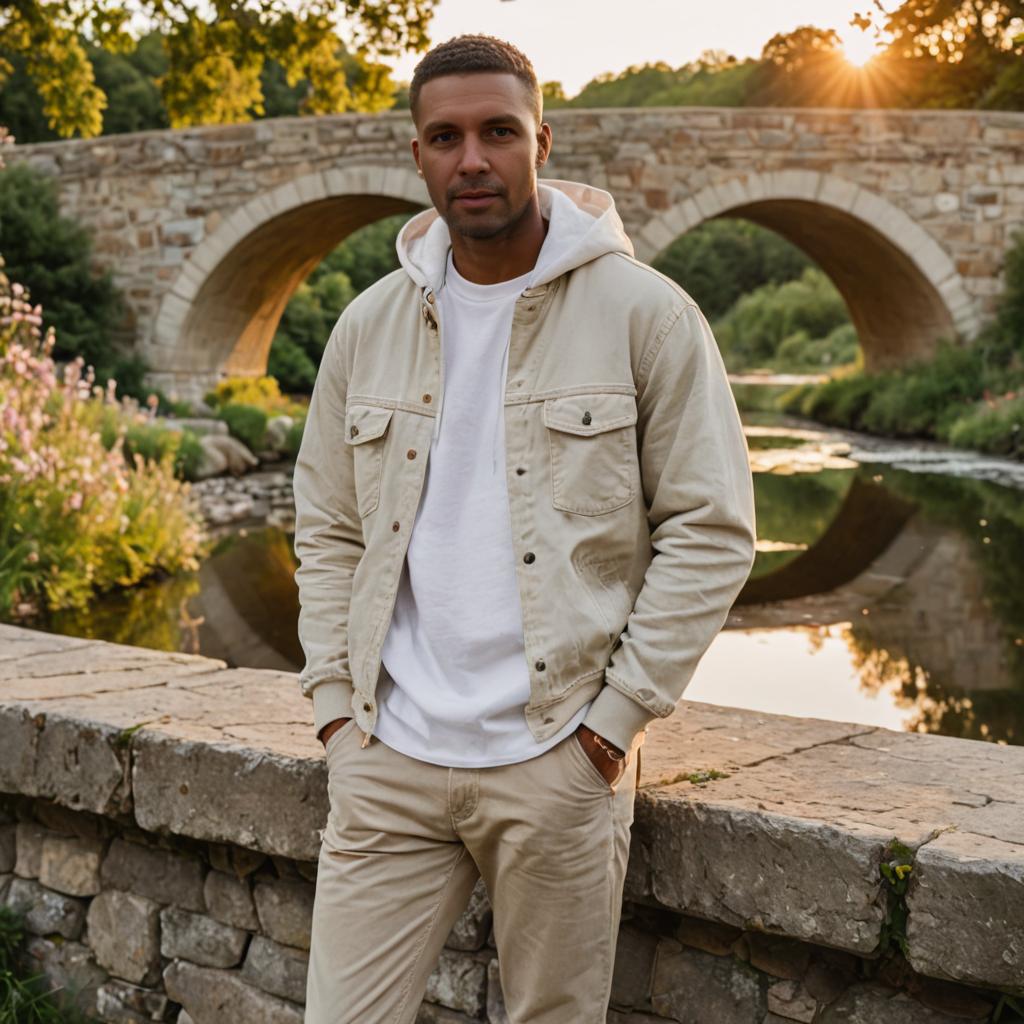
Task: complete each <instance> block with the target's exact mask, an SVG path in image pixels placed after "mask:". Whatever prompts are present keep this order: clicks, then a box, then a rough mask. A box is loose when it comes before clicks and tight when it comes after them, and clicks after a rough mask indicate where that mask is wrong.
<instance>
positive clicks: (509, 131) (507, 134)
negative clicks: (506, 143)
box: [494, 128, 512, 139]
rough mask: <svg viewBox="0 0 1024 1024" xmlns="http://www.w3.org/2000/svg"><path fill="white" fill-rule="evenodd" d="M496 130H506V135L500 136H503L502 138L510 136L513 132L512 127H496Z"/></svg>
mask: <svg viewBox="0 0 1024 1024" xmlns="http://www.w3.org/2000/svg"><path fill="white" fill-rule="evenodd" d="M494 131H495V132H505V133H506V134H505V135H501V136H499V138H502V139H505V138H508V136H509V135H511V134H512V129H511V128H495V129H494Z"/></svg>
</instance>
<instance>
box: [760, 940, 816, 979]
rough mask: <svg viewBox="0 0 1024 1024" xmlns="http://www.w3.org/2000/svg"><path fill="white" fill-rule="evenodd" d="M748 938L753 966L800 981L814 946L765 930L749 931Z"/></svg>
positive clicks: (777, 975) (767, 972) (778, 975)
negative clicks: (765, 932)
mask: <svg viewBox="0 0 1024 1024" xmlns="http://www.w3.org/2000/svg"><path fill="white" fill-rule="evenodd" d="M746 938H747V949H748V950H749V952H750V956H749V961H748V962H749V963H750V966H751V967H756V968H757V969H758V970H759V971H764V972H765V973H766V974H772V975H774V976H775V977H776V978H788V979H790V980H792V981H799V980H800V979H801V978H802V977H803V976H804V974H805V973H806V971H807V967H808V965H809V964H810V962H811V954H812V953H813V952H814V947H813V946H810V945H808V944H807V943H806V942H797V941H796V940H794V939H788V938H786V937H785V936H784V935H765V934H764V933H763V932H748V933H747V937H746Z"/></svg>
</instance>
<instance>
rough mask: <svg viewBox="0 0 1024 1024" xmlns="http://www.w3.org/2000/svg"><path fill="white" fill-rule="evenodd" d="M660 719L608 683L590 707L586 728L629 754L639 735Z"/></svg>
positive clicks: (585, 723) (585, 721)
mask: <svg viewBox="0 0 1024 1024" xmlns="http://www.w3.org/2000/svg"><path fill="white" fill-rule="evenodd" d="M657 717H658V716H657V715H656V714H654V712H653V711H651V710H650V709H649V708H647V707H645V706H644V705H643V704H641V703H639V702H638V701H635V700H633V699H632V698H630V697H627V696H626V695H625V694H624V693H623V692H622V691H621V690H617V689H616V688H615V687H614V686H612V685H611V683H607V682H606V683H605V684H604V686H603V687H602V688H601V689H600V690H599V691H598V694H597V696H596V697H595V698H594V702H593V703H592V704H591V705H590V708H589V710H588V711H587V714H586V717H585V718H584V719H583V724H584V725H585V726H586V727H587V728H588V729H593V730H594V732H596V733H597V734H598V736H603V737H604V738H605V739H606V740H607V741H608V742H609V743H614V744H615V746H617V747H618V748H619V749H620V750H624V751H628V750H629V749H630V748H631V747H632V746H633V741H634V740H635V739H636V737H637V734H638V733H640V732H641V731H643V730H644V729H645V728H646V727H647V724H648V722H651V721H652V720H653V719H655V718H657Z"/></svg>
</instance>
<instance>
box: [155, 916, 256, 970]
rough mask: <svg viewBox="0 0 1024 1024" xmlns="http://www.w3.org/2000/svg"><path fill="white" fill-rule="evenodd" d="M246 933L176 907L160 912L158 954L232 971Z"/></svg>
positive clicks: (239, 954)
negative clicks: (229, 968) (227, 968)
mask: <svg viewBox="0 0 1024 1024" xmlns="http://www.w3.org/2000/svg"><path fill="white" fill-rule="evenodd" d="M248 939H249V933H248V932H247V931H245V930H243V929H241V928H233V927H232V926H231V925H227V924H222V923H221V922H220V921H215V920H213V918H211V917H207V916H206V915H205V914H196V913H193V912H192V911H191V910H182V909H181V908H180V907H165V908H164V909H163V910H162V911H160V952H161V954H162V955H163V956H165V957H167V958H168V959H170V960H173V959H174V958H175V957H181V958H182V959H184V960H191V961H192V963H194V964H201V965H203V966H204V967H234V966H235V965H236V964H237V963H239V962H240V961H241V959H242V953H243V952H244V951H245V944H246V942H247V941H248Z"/></svg>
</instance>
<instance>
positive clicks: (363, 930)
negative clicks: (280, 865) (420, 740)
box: [305, 721, 644, 1024]
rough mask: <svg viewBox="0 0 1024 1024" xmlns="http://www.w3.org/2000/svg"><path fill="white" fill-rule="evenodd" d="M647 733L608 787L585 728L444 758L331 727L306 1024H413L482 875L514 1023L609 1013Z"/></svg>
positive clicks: (349, 727)
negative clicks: (528, 751)
mask: <svg viewBox="0 0 1024 1024" xmlns="http://www.w3.org/2000/svg"><path fill="white" fill-rule="evenodd" d="M643 736H644V734H643V733H641V734H640V736H639V737H638V739H637V741H636V743H635V744H634V746H633V747H632V748H631V749H630V750H629V751H628V753H627V761H626V764H625V768H624V770H623V771H622V772H621V774H620V777H619V779H618V781H617V782H616V783H615V785H614V787H611V786H609V785H608V783H607V782H606V781H605V780H604V779H603V778H601V775H600V773H599V772H598V770H597V768H596V767H595V766H594V765H593V763H592V762H591V761H590V759H589V758H588V757H587V754H586V752H585V751H584V749H583V747H582V746H581V745H580V742H579V740H578V739H577V737H576V735H575V734H571V735H570V736H568V737H567V738H566V739H565V740H562V741H561V742H560V743H558V744H556V745H555V746H554V747H552V748H550V749H549V750H546V751H545V752H544V753H543V754H540V755H539V756H537V757H534V758H531V759H529V760H527V761H522V762H519V763H518V764H511V765H501V766H498V767H493V768H443V767H440V766H438V765H433V764H428V763H426V762H424V761H419V760H416V759H414V758H411V757H408V756H406V755H405V754H401V753H399V752H398V751H396V750H394V749H392V748H391V747H389V746H387V745H386V744H385V743H383V742H382V741H381V740H379V739H377V738H376V737H374V738H373V739H371V741H370V744H369V746H367V747H361V746H360V743H361V742H362V739H363V733H362V731H361V730H360V729H359V728H358V727H357V726H356V724H355V722H354V721H349V722H346V723H345V724H344V725H343V726H342V727H341V728H340V729H338V730H337V731H336V732H335V733H333V734H332V735H331V737H330V739H329V740H328V741H327V749H326V757H327V766H328V792H329V796H330V814H329V816H328V819H327V827H326V829H325V831H324V839H323V844H322V846H321V849H320V859H319V865H318V869H317V880H316V894H315V899H314V903H313V928H312V938H311V948H310V960H309V975H308V979H307V989H306V1016H305V1024H412V1022H413V1021H415V1019H416V1015H417V1011H418V1009H419V1005H420V1002H421V1000H422V999H423V995H424V991H425V989H426V984H427V978H428V976H429V975H430V973H431V972H432V971H433V969H434V967H435V966H436V965H437V961H438V957H439V955H440V952H441V948H442V946H443V945H444V942H445V940H446V939H447V937H448V934H449V932H450V931H451V929H452V927H453V925H454V924H455V921H456V920H457V918H458V917H459V915H460V914H461V913H462V911H463V910H464V909H465V908H466V905H467V903H468V900H469V896H470V893H471V892H472V890H473V886H474V885H475V884H476V881H477V879H478V877H480V876H483V879H484V883H485V884H486V886H487V890H488V893H489V895H490V899H491V903H492V905H493V908H494V934H495V940H496V943H497V946H498V963H499V968H500V972H501V984H502V989H503V992H504V996H505V1005H506V1007H507V1010H508V1016H509V1020H510V1021H511V1022H512V1024H603V1022H604V1021H605V1018H606V1014H607V1006H608V999H609V996H610V992H611V981H612V966H613V962H614V956H615V944H616V939H617V936H618V928H619V917H620V912H621V901H622V888H623V882H624V879H625V872H626V859H627V856H628V853H629V835H630V833H629V830H630V825H631V824H632V821H633V801H634V796H635V794H636V785H637V780H638V776H639V760H640V756H639V747H640V744H641V742H642V741H643Z"/></svg>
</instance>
